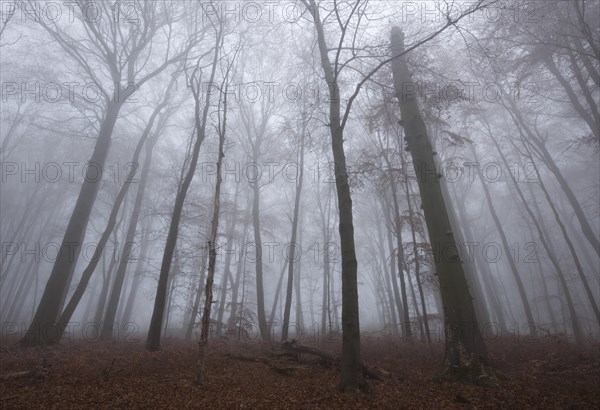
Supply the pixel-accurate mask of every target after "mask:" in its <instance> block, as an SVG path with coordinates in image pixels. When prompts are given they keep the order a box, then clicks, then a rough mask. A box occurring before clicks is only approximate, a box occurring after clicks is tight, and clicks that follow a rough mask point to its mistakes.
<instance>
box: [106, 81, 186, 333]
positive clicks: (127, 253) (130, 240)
mask: <svg viewBox="0 0 600 410" xmlns="http://www.w3.org/2000/svg"><path fill="white" fill-rule="evenodd" d="M175 80H176V77H172V79H171V82H170V83H169V86H168V88H167V90H166V92H165V97H164V98H163V101H162V102H161V104H160V105H159V106H158V107H156V109H155V111H154V113H153V114H152V116H151V117H150V120H149V121H148V126H147V127H146V130H145V131H144V136H143V138H144V139H145V138H147V137H148V134H149V133H150V131H151V129H152V124H153V123H154V121H155V119H156V117H157V116H158V114H159V113H160V111H161V110H162V109H163V108H164V107H165V106H166V105H167V103H168V102H169V99H170V96H171V89H172V87H173V86H174V85H175ZM164 125H165V117H162V118H160V120H159V124H158V126H157V129H156V130H155V132H154V135H152V136H151V137H150V139H149V140H148V144H147V145H146V157H145V158H144V165H143V168H142V175H141V176H140V180H139V186H138V190H137V192H136V196H135V200H134V204H133V211H132V212H131V218H130V219H129V226H128V227H127V233H126V235H125V243H124V245H123V248H122V250H121V252H122V255H121V258H120V260H119V266H118V268H117V273H116V276H115V281H114V283H113V287H112V290H111V292H110V296H109V299H108V300H109V301H108V307H107V309H106V314H105V316H104V321H103V323H102V333H101V338H102V339H108V338H110V337H111V335H112V333H113V326H114V323H115V317H116V315H117V307H118V305H119V302H120V301H121V291H122V290H123V282H124V281H125V272H126V270H127V267H128V266H129V263H130V262H131V259H132V255H131V250H132V246H133V244H134V240H135V233H136V231H137V226H138V221H139V219H140V213H141V210H142V202H143V200H144V194H145V192H146V181H147V180H148V175H149V174H150V165H151V164H152V150H153V149H154V146H155V145H156V142H157V141H158V137H159V135H160V132H161V130H162V129H163V128H164ZM136 154H137V155H136V156H135V158H134V160H133V161H132V162H133V163H134V164H137V163H138V161H139V152H137V151H136ZM125 183H126V184H130V183H131V182H130V181H126V182H125Z"/></svg>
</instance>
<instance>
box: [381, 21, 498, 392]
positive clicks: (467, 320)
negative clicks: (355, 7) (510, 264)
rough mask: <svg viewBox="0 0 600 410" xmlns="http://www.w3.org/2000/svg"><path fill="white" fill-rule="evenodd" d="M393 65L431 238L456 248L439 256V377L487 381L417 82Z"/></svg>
mask: <svg viewBox="0 0 600 410" xmlns="http://www.w3.org/2000/svg"><path fill="white" fill-rule="evenodd" d="M391 44H392V52H393V56H399V55H401V54H402V53H403V51H404V33H402V31H401V30H400V29H399V28H398V27H394V28H393V29H392V34H391ZM392 71H393V76H394V87H395V89H396V95H397V97H398V100H399V102H400V112H401V116H402V122H403V124H404V130H405V133H406V141H407V144H408V149H409V150H410V153H411V156H412V161H413V165H414V168H415V172H416V175H417V181H418V184H419V192H420V194H421V200H422V207H423V211H424V214H425V220H426V222H427V230H428V232H429V238H430V240H431V242H432V244H433V245H434V247H435V246H436V245H437V246H438V247H439V248H440V249H451V250H453V251H452V252H451V253H450V255H449V257H448V258H435V259H436V260H435V265H436V270H437V274H438V280H439V283H440V291H441V295H442V301H443V303H444V316H445V326H446V354H445V359H444V366H443V370H442V373H441V375H440V377H443V378H457V379H461V380H468V381H472V382H477V383H485V382H489V381H490V378H489V376H488V375H487V373H486V369H485V368H484V367H485V365H486V362H487V351H486V347H485V344H484V342H483V337H482V335H481V331H480V329H479V326H478V325H477V317H476V315H475V309H474V307H473V301H472V297H471V293H470V292H469V287H468V284H467V279H466V276H465V273H464V271H463V268H462V263H461V261H460V257H459V255H458V252H457V251H456V250H457V248H456V243H455V240H454V235H453V233H452V227H451V225H450V219H449V217H448V212H447V210H446V204H445V203H444V198H443V196H442V190H441V188H440V184H439V177H438V176H437V174H436V169H437V167H436V163H435V160H434V156H433V149H432V146H431V142H430V141H429V138H428V136H427V129H426V127H425V123H424V122H423V118H422V117H421V114H420V112H419V107H418V104H417V101H416V96H415V95H414V94H407V93H406V92H405V88H404V87H405V86H406V85H409V84H413V81H412V78H411V74H410V71H409V70H408V67H407V65H406V62H405V61H404V58H403V57H399V58H396V59H395V60H393V62H392ZM413 85H414V84H413ZM413 89H414V88H413ZM430 172H431V173H433V174H434V175H433V178H432V177H431V175H428V173H430ZM428 176H429V178H427V177H428Z"/></svg>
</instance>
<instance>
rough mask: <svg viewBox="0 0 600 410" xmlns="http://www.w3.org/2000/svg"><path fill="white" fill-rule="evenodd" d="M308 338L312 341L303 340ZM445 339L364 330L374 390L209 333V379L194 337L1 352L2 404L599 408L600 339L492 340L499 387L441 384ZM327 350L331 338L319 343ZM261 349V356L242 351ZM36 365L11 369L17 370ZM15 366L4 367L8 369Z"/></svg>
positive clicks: (306, 360)
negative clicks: (198, 383) (152, 348)
mask: <svg viewBox="0 0 600 410" xmlns="http://www.w3.org/2000/svg"><path fill="white" fill-rule="evenodd" d="M304 343H309V342H308V341H304ZM442 347H443V346H442V345H441V344H437V345H434V346H433V348H428V347H427V346H424V345H421V344H416V345H413V346H411V345H408V344H407V343H399V342H398V341H395V340H393V339H386V338H365V339H364V340H363V351H364V362H365V363H366V364H367V365H368V366H369V367H370V368H371V369H374V370H375V371H377V372H379V373H380V374H382V375H384V379H383V380H381V381H378V380H369V383H370V385H371V387H372V388H373V389H374V393H373V394H370V395H365V394H360V395H356V394H342V393H338V392H337V391H336V390H335V387H336V383H337V382H338V378H339V374H338V370H337V369H335V368H326V367H323V366H321V365H319V363H318V359H317V358H314V357H311V356H309V355H306V356H304V357H303V358H302V363H296V362H293V361H291V359H286V358H276V359H268V360H264V358H265V357H267V350H268V349H270V348H267V347H264V346H262V347H261V346H259V345H257V344H246V345H237V344H235V343H233V342H224V341H213V343H212V344H211V348H210V351H209V356H208V361H207V369H208V376H209V383H208V385H207V386H205V387H202V388H198V387H195V386H194V385H193V378H194V366H195V363H196V353H197V346H196V345H195V344H194V343H183V342H181V341H178V340H173V339H166V340H164V342H163V349H162V350H161V351H160V352H153V353H150V352H146V351H145V350H144V345H143V340H140V341H138V342H137V343H128V344H126V343H83V342H82V343H75V342H72V343H68V344H66V345H63V346H53V347H49V348H32V349H20V348H18V347H16V346H14V345H11V344H9V343H5V344H3V346H2V351H1V352H0V378H3V379H8V380H3V381H1V382H0V407H1V408H7V409H8V408H15V409H17V408H19V409H21V408H28V409H29V408H61V409H67V408H68V409H70V408H86V409H90V408H111V409H116V408H127V409H129V408H152V409H157V408H177V409H179V408H206V409H208V408H211V409H220V408H223V409H275V408H281V409H309V408H310V409H313V408H314V409H321V408H322V409H367V408H369V409H371V408H381V409H527V408H536V409H595V408H600V355H599V350H598V346H595V347H594V348H590V349H582V348H578V347H576V346H573V345H571V344H568V343H566V342H564V341H563V342H561V341H560V340H557V339H540V340H538V341H535V342H532V341H530V342H526V341H514V340H503V341H498V342H496V343H490V344H489V345H488V347H489V349H490V355H491V359H492V363H493V365H494V366H495V368H496V369H498V370H499V371H500V373H501V374H502V375H503V377H502V378H501V380H500V381H499V387H498V388H484V387H478V386H471V385H463V384H458V383H444V384H438V383H435V382H434V381H432V375H433V374H434V373H435V371H436V370H437V367H438V365H439V364H440V363H441V360H442ZM319 348H321V349H324V350H329V351H333V350H335V348H339V346H338V345H337V344H332V343H329V344H326V345H320V346H319ZM248 358H259V359H263V360H262V361H256V362H253V361H248V360H247V359H248ZM23 371H32V373H31V374H30V375H28V376H24V377H14V375H15V374H16V373H17V372H23ZM8 375H11V376H9V377H6V376H8Z"/></svg>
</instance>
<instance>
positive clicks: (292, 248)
mask: <svg viewBox="0 0 600 410" xmlns="http://www.w3.org/2000/svg"><path fill="white" fill-rule="evenodd" d="M299 158H300V161H299V163H298V168H299V173H298V181H297V183H296V198H295V200H294V216H293V219H292V237H291V239H290V245H289V247H288V250H289V254H288V255H286V259H287V260H288V261H289V263H288V280H287V291H286V295H285V309H284V311H283V326H282V329H281V341H282V342H285V341H287V338H288V328H289V326H290V310H291V308H292V287H293V285H294V263H295V259H296V246H297V243H296V235H297V233H298V215H299V213H300V197H301V195H302V180H303V175H304V169H303V167H304V135H301V136H300V156H299ZM298 273H300V272H299V271H298ZM298 300H299V298H297V300H296V301H297V302H298ZM296 325H299V323H296Z"/></svg>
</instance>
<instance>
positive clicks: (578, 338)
mask: <svg viewBox="0 0 600 410" xmlns="http://www.w3.org/2000/svg"><path fill="white" fill-rule="evenodd" d="M486 121H487V120H486ZM486 126H487V129H488V133H489V137H490V139H491V140H492V143H493V144H494V146H495V147H496V150H497V151H498V154H499V156H500V158H501V159H502V162H503V163H504V166H505V167H506V168H507V169H510V168H509V164H508V161H507V160H506V157H505V156H504V153H503V152H502V149H501V148H500V145H499V144H498V142H497V141H496V140H495V139H494V138H493V136H492V131H491V129H490V127H489V123H487V122H486ZM471 150H472V151H473V152H474V148H473V147H471ZM476 161H477V159H476ZM538 178H539V175H538ZM513 187H514V188H515V190H516V192H517V194H518V196H519V198H520V199H521V203H522V204H523V206H524V208H525V210H526V211H527V213H528V214H529V216H530V218H531V221H532V222H533V224H534V226H535V228H536V230H537V233H538V236H539V239H540V241H541V242H542V246H543V247H544V249H545V251H546V254H547V255H548V258H549V259H550V262H551V263H552V265H553V267H554V269H555V270H556V274H557V276H558V279H559V282H560V284H561V286H562V288H563V290H564V292H565V297H566V299H567V306H568V309H569V314H570V316H571V321H572V327H573V333H574V335H575V340H576V341H577V342H578V343H581V342H582V340H583V335H582V332H581V326H580V324H579V319H578V317H577V312H576V310H575V307H574V305H573V300H572V298H571V293H570V291H569V288H568V286H567V282H566V280H565V275H564V273H563V271H562V269H561V267H560V264H559V261H558V258H557V257H556V254H555V253H554V251H553V250H552V248H551V244H550V242H549V237H548V236H547V235H546V234H545V231H544V229H543V228H542V226H541V225H540V223H539V221H538V219H537V218H536V216H535V214H534V213H533V211H532V209H531V207H530V206H529V203H528V202H527V200H526V199H525V196H524V195H523V191H522V190H521V187H519V184H518V181H516V180H515V179H513ZM533 202H534V203H535V197H534V200H533ZM536 206H537V204H536ZM540 217H541V214H540ZM511 256H512V255H511ZM542 282H543V285H544V290H545V292H546V294H547V289H546V283H545V281H544V278H543V277H542ZM552 316H553V314H552Z"/></svg>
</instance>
